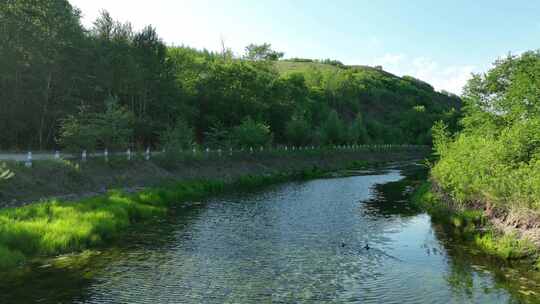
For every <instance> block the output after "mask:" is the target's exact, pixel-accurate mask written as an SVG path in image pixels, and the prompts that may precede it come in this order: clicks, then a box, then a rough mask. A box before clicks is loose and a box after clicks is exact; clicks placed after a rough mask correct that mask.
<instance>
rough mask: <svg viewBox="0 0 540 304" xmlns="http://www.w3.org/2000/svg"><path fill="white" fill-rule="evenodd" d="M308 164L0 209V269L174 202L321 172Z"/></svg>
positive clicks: (93, 239) (94, 238) (110, 234)
mask: <svg viewBox="0 0 540 304" xmlns="http://www.w3.org/2000/svg"><path fill="white" fill-rule="evenodd" d="M323 174H324V171H322V170H320V169H317V168H311V169H306V170H302V171H295V172H289V173H279V174H273V175H259V176H253V175H248V176H243V177H241V178H238V179H236V180H235V181H233V182H225V181H219V180H198V181H189V182H175V183H172V182H171V183H168V184H164V185H162V186H160V187H153V188H149V189H145V190H143V191H140V192H138V193H125V192H121V191H109V192H108V193H106V194H104V195H100V196H97V197H93V198H88V199H84V200H80V201H74V202H70V201H59V200H52V201H48V202H43V203H39V204H32V205H28V206H23V207H18V208H9V209H4V210H1V211H0V269H4V270H5V269H9V268H13V267H15V266H17V265H21V264H24V262H25V261H26V260H27V259H28V258H31V257H35V256H51V255H56V254H62V253H68V252H74V251H82V250H85V249H87V248H93V247H96V246H100V245H102V244H104V243H106V242H108V241H111V240H113V239H114V238H115V237H117V236H118V235H119V234H121V233H122V231H124V230H125V229H126V228H127V227H128V226H130V225H132V224H133V223H136V222H139V221H144V220H148V219H151V218H153V217H159V216H163V215H164V214H165V213H166V212H167V208H168V207H170V206H171V205H173V204H181V203H182V202H186V201H191V200H196V199H202V198H205V197H208V196H210V195H214V194H218V193H223V192H225V191H232V190H235V191H238V190H251V189H254V188H257V187H261V186H265V185H270V184H275V183H279V182H284V181H289V180H299V179H310V178H315V177H320V176H323Z"/></svg>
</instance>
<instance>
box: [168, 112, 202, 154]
mask: <svg viewBox="0 0 540 304" xmlns="http://www.w3.org/2000/svg"><path fill="white" fill-rule="evenodd" d="M160 141H161V145H162V146H163V148H164V149H165V151H167V152H180V151H181V150H188V149H191V148H192V147H193V146H194V144H195V133H194V131H193V129H192V128H191V127H190V126H188V124H187V123H186V122H184V121H183V120H178V121H177V122H176V124H175V125H174V126H173V127H171V128H169V129H167V130H166V131H165V132H163V133H162V134H161V136H160Z"/></svg>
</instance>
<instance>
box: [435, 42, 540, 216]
mask: <svg viewBox="0 0 540 304" xmlns="http://www.w3.org/2000/svg"><path fill="white" fill-rule="evenodd" d="M464 101H465V104H466V106H465V114H464V117H463V119H462V120H461V124H462V127H463V130H462V131H461V132H460V133H458V134H457V135H455V136H451V135H450V134H449V132H447V131H445V127H444V126H443V125H442V124H438V125H437V126H436V128H434V131H435V134H437V135H436V136H435V137H436V143H435V146H436V152H437V153H438V155H439V156H440V160H439V162H438V163H437V164H436V165H435V166H434V168H433V170H432V176H433V178H434V179H435V181H436V182H437V183H438V184H439V185H440V186H441V187H442V188H443V190H444V191H446V192H448V193H449V194H450V195H451V196H452V198H453V199H454V200H455V201H456V202H458V203H461V204H464V205H466V204H468V203H478V202H481V203H484V204H489V205H491V206H493V207H498V208H502V209H506V210H509V209H511V208H532V209H536V210H538V209H539V208H540V52H538V51H536V52H527V53H524V54H522V55H521V56H509V57H508V58H505V59H502V60H498V61H496V62H495V64H494V67H493V68H492V69H491V70H490V71H489V72H487V73H486V74H484V75H475V76H474V77H473V79H471V80H470V81H469V83H468V85H467V87H466V89H465V93H464Z"/></svg>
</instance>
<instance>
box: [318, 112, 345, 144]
mask: <svg viewBox="0 0 540 304" xmlns="http://www.w3.org/2000/svg"><path fill="white" fill-rule="evenodd" d="M320 131H321V137H322V141H323V142H324V143H325V144H328V145H335V144H342V143H344V142H345V141H346V140H347V129H346V126H345V123H344V122H343V121H342V120H341V119H340V118H339V115H338V113H337V112H336V111H335V110H332V111H330V113H329V114H328V117H327V118H326V121H325V122H324V123H323V124H322V125H321V129H320Z"/></svg>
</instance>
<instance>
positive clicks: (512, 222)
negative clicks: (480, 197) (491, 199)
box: [411, 180, 540, 270]
mask: <svg viewBox="0 0 540 304" xmlns="http://www.w3.org/2000/svg"><path fill="white" fill-rule="evenodd" d="M411 202H412V203H413V204H414V205H415V206H417V207H419V208H421V209H423V210H425V211H426V212H428V213H429V214H430V216H431V217H432V220H433V221H434V222H436V223H441V224H443V225H444V226H445V227H446V228H447V232H448V233H450V234H452V236H453V237H456V238H458V239H460V240H461V241H465V242H467V243H469V244H471V245H472V246H474V247H475V248H477V249H478V250H480V251H481V252H483V253H485V254H487V255H489V256H493V257H496V258H498V259H501V260H504V261H520V262H524V263H530V264H534V266H535V268H536V269H537V270H538V269H540V246H539V243H538V239H537V238H535V237H532V236H535V235H537V233H538V228H537V227H536V225H533V224H532V223H533V222H536V223H537V221H531V220H530V219H531V217H532V214H534V213H532V212H529V213H528V212H526V211H522V212H521V213H520V215H518V214H517V212H516V211H514V212H512V211H503V210H494V209H493V208H490V206H489V205H487V204H480V203H477V204H475V205H472V204H471V205H467V206H465V205H460V204H457V203H456V202H454V201H453V200H452V199H451V198H450V197H449V196H447V195H445V193H444V192H443V191H442V190H441V189H440V188H439V187H438V186H437V183H436V182H434V181H433V180H430V181H426V182H424V183H423V184H421V185H420V186H418V188H417V189H416V191H415V192H414V193H413V195H412V197H411ZM527 218H528V219H529V220H527ZM524 221H528V223H529V225H520V223H523V222H524Z"/></svg>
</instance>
